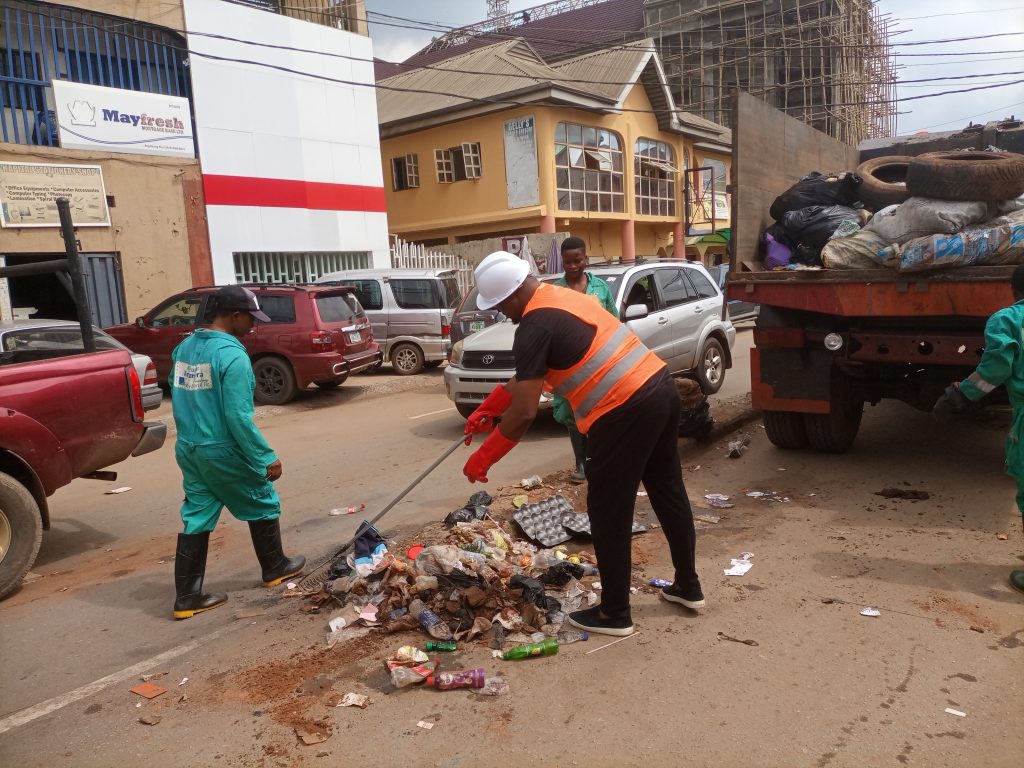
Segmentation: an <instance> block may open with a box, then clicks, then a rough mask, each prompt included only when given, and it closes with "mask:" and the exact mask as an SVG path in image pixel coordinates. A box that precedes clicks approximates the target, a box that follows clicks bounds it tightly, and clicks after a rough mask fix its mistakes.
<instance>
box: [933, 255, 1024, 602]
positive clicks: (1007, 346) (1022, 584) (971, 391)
mask: <svg viewBox="0 0 1024 768" xmlns="http://www.w3.org/2000/svg"><path fill="white" fill-rule="evenodd" d="M1010 285H1011V287H1012V288H1013V300H1014V303H1013V304H1012V305H1011V306H1009V307H1006V308H1005V309H1001V310H999V311H998V312H996V313H995V314H993V315H992V316H991V317H990V318H989V319H988V322H987V323H985V351H984V353H983V354H982V356H981V362H980V363H978V367H977V368H975V369H974V373H972V374H971V375H970V376H968V377H967V378H966V379H964V380H963V381H960V382H954V383H953V384H951V385H950V386H949V387H947V388H946V391H945V393H944V394H943V395H942V397H940V398H939V400H938V402H936V403H935V408H934V411H935V413H937V414H940V413H960V412H962V411H964V410H966V409H967V407H968V404H969V403H970V402H977V401H978V400H981V398H983V397H984V396H985V395H987V394H988V393H989V392H991V391H992V390H994V389H995V388H996V387H998V386H1000V385H1002V386H1004V387H1006V393H1007V395H1008V396H1009V398H1010V405H1012V406H1013V425H1012V426H1011V427H1010V434H1008V435H1007V436H1006V473H1007V474H1008V475H1012V476H1013V477H1014V478H1016V480H1017V509H1018V510H1020V513H1021V516H1022V519H1024V447H1022V446H1021V443H1022V441H1024V336H1022V329H1024V265H1022V266H1019V267H1017V268H1016V269H1015V270H1013V276H1012V277H1011V278H1010ZM1010 585H1011V586H1013V587H1014V588H1015V589H1017V590H1020V591H1021V592H1024V570H1020V571H1011V572H1010Z"/></svg>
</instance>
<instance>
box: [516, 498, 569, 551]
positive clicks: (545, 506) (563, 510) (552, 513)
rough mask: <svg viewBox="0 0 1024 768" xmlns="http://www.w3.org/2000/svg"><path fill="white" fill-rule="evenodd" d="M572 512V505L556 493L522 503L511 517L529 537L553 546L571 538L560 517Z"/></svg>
mask: <svg viewBox="0 0 1024 768" xmlns="http://www.w3.org/2000/svg"><path fill="white" fill-rule="evenodd" d="M572 514H574V512H573V508H572V505H571V504H569V502H568V501H567V500H566V498H565V497H564V496H562V495H557V496H551V497H549V498H547V499H543V500H542V501H537V502H534V503H533V504H524V505H523V506H522V507H520V508H519V509H517V510H516V511H515V512H513V513H512V519H513V520H515V521H516V523H518V524H519V527H520V528H522V529H523V533H525V534H526V535H527V536H529V537H530V538H531V539H533V540H534V541H538V542H540V543H541V544H543V545H544V546H545V547H554V546H557V545H558V544H564V543H565V542H567V541H568V540H569V539H571V538H572V534H571V533H570V532H569V531H567V530H566V529H565V526H564V525H562V519H563V518H564V517H565V516H566V515H572ZM584 517H585V515H584Z"/></svg>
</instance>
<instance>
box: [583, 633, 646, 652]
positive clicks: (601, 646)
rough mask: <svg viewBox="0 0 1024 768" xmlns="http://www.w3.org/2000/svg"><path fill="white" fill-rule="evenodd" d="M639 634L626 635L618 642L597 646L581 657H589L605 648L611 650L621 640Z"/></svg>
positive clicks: (619, 640) (619, 641) (613, 641)
mask: <svg viewBox="0 0 1024 768" xmlns="http://www.w3.org/2000/svg"><path fill="white" fill-rule="evenodd" d="M639 634H640V633H639V632H634V633H633V634H632V635H626V636H625V637H620V638H619V639H618V640H612V641H611V642H610V643H605V644H604V645H599V646H598V647H597V648H595V649H594V650H592V651H587V652H586V653H585V654H583V655H584V656H589V655H590V654H592V653H597V652H598V651H603V650H604V649H605V648H611V647H612V646H613V645H615V644H617V643H621V642H622V641H623V640H629V639H630V638H633V637H636V636H637V635H639Z"/></svg>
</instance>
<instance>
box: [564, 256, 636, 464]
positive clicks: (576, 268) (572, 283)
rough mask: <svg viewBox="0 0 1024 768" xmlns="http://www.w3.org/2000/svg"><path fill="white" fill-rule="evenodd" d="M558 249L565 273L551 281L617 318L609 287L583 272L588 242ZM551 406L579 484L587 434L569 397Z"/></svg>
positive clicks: (617, 313)
mask: <svg viewBox="0 0 1024 768" xmlns="http://www.w3.org/2000/svg"><path fill="white" fill-rule="evenodd" d="M561 250H562V268H563V269H564V270H565V274H564V275H563V276H562V277H560V278H558V279H557V280H555V283H554V284H555V285H561V286H565V287H566V288H571V289H572V290H574V291H579V292H580V293H585V294H588V295H590V296H595V297H596V298H597V300H598V301H599V302H601V306H602V307H604V308H605V309H606V310H608V311H609V312H611V313H612V314H613V315H614V316H615V317H618V316H619V310H618V308H617V307H616V306H615V297H614V296H613V295H612V289H611V288H610V287H609V285H608V283H606V282H605V281H604V280H602V279H601V278H599V277H595V276H594V275H591V274H590V273H588V272H587V271H586V268H587V244H586V243H585V242H584V241H583V239H582V238H579V237H567V238H566V239H565V240H564V241H563V242H562V249H561ZM551 408H552V415H554V417H555V421H557V422H558V423H559V424H561V425H562V426H564V427H565V428H566V429H568V430H569V441H570V442H571V443H572V452H573V456H574V457H575V458H576V471H575V472H574V473H573V474H572V479H573V480H575V481H576V482H578V483H582V482H583V481H584V480H586V475H585V474H584V467H585V466H586V460H587V437H586V435H583V434H580V431H579V430H578V429H576V418H575V416H574V415H573V412H572V407H571V406H570V405H569V401H568V400H566V399H565V398H564V397H559V396H558V395H555V397H554V399H553V400H552V402H551Z"/></svg>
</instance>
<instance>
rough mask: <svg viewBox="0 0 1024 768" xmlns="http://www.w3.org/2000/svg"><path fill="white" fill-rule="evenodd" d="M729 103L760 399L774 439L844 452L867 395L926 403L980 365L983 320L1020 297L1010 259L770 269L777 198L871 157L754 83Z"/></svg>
mask: <svg viewBox="0 0 1024 768" xmlns="http://www.w3.org/2000/svg"><path fill="white" fill-rule="evenodd" d="M733 110H734V111H733V155H732V160H733V166H732V179H731V189H730V191H731V193H732V201H731V203H732V233H731V253H730V274H729V286H728V294H729V297H730V298H731V299H742V300H745V301H751V302H754V303H756V304H759V305H760V313H759V316H758V319H757V323H756V325H755V328H754V347H753V349H752V350H751V358H750V371H751V374H750V375H751V390H750V391H751V397H752V401H753V406H754V407H755V408H757V409H760V410H761V412H762V414H763V419H764V427H765V431H766V433H767V435H768V439H769V440H771V442H772V443H773V444H774V445H776V446H777V447H779V448H787V449H796V448H804V447H808V446H809V447H810V448H813V449H815V450H818V451H822V452H828V453H842V452H845V451H847V450H848V449H849V448H850V447H851V446H852V445H853V442H854V440H855V438H856V436H857V431H858V429H859V428H860V423H861V417H862V415H863V412H864V406H865V404H872V405H874V404H877V403H878V402H880V401H881V400H883V399H896V400H902V401H903V402H905V403H908V404H910V405H912V406H914V407H916V408H919V409H922V410H930V409H931V408H932V406H933V405H934V404H935V402H936V400H937V399H938V397H939V396H940V395H941V393H942V391H943V390H944V389H945V387H946V386H948V385H949V384H950V382H953V381H957V380H960V379H962V378H964V377H965V376H966V375H967V374H969V373H970V372H971V371H972V370H973V369H974V367H975V366H976V365H977V364H978V362H979V360H980V359H981V354H982V352H983V351H984V328H985V321H986V320H987V318H988V317H989V315H991V314H992V313H993V312H995V311H996V310H998V309H1001V308H1003V307H1005V306H1007V305H1009V304H1011V303H1012V302H1013V296H1012V293H1011V290H1010V275H1011V273H1012V272H1013V269H1014V267H1013V266H968V267H960V268H955V269H949V270H945V271H934V272H923V273H914V274H907V273H900V272H897V271H895V270H892V269H887V268H877V269H845V270H837V269H807V270H777V271H768V270H766V269H765V268H764V266H763V264H762V262H761V260H760V259H759V256H758V252H759V241H760V237H761V233H762V232H763V231H764V229H765V228H766V227H767V226H769V225H770V224H771V223H772V219H771V217H770V215H769V213H768V211H769V208H770V207H771V204H772V202H773V201H774V200H775V198H776V197H777V196H778V195H780V194H782V193H783V192H785V191H786V190H787V189H789V188H790V187H791V186H792V185H793V184H794V183H795V182H796V181H797V180H798V179H800V178H801V177H803V176H805V175H806V174H808V173H810V172H811V171H822V172H829V171H853V170H854V169H856V167H857V166H858V164H859V163H860V162H861V161H862V160H863V159H865V158H864V156H862V154H861V153H860V152H859V151H858V150H857V148H855V147H851V146H849V145H846V144H843V143H841V142H839V141H836V140H835V139H833V138H831V137H829V136H827V135H826V134H824V133H822V132H821V131H818V130H816V129H815V128H813V127H811V126H809V125H806V124H804V123H802V122H800V121H798V120H796V119H794V118H792V117H789V116H787V115H785V114H783V113H782V112H780V111H778V110H776V109H774V108H772V107H770V106H769V105H767V104H765V103H764V102H762V101H760V100H758V99H756V98H754V97H753V96H750V95H749V94H746V93H743V92H736V93H735V94H734V96H733ZM987 135H989V134H982V133H981V132H978V134H977V140H978V141H981V140H982V139H983V138H985V136H987ZM1017 138H1019V137H1017V136H1016V135H1015V138H1014V140H1016V139H1017ZM962 146H963V143H962V141H961V142H960V143H957V144H951V145H950V148H951V149H952V148H960V147H962ZM920 147H922V148H926V149H927V150H928V151H935V150H936V149H942V146H941V145H936V144H935V143H934V142H932V143H928V144H924V143H922V144H921V145H920ZM977 148H978V149H983V148H984V146H978V147H977ZM922 151H923V150H922ZM910 152H913V145H907V144H903V145H900V146H899V149H898V150H896V151H894V152H893V154H897V153H910ZM873 154H874V155H877V154H878V149H877V148H875V150H874V151H873ZM1000 394H1002V395H1003V396H1005V393H1002V392H1001V391H1000V392H998V393H994V394H993V395H992V396H990V398H989V399H992V400H995V399H998V398H999V396H1000Z"/></svg>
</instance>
